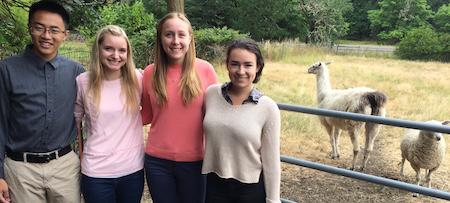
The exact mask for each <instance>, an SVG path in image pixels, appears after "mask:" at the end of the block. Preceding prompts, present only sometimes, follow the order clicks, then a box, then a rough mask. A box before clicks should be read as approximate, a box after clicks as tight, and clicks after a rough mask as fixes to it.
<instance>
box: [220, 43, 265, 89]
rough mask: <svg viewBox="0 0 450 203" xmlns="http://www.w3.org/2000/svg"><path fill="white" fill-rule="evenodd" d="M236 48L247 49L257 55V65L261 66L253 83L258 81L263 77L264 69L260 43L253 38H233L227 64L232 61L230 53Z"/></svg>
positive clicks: (228, 51) (228, 50)
mask: <svg viewBox="0 0 450 203" xmlns="http://www.w3.org/2000/svg"><path fill="white" fill-rule="evenodd" d="M234 49H245V50H247V51H249V52H251V53H253V54H255V56H256V66H257V67H258V68H259V69H258V71H257V72H256V76H255V79H254V80H253V83H258V81H259V79H260V78H261V75H262V71H263V69H264V58H263V56H262V54H261V50H260V49H259V47H258V44H256V42H255V41H254V40H252V39H235V40H233V41H232V42H231V43H230V45H229V46H228V49H227V56H226V60H225V62H226V65H227V66H228V63H229V62H230V54H231V51H233V50H234Z"/></svg>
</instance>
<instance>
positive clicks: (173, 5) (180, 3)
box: [167, 0, 184, 13]
mask: <svg viewBox="0 0 450 203" xmlns="http://www.w3.org/2000/svg"><path fill="white" fill-rule="evenodd" d="M170 12H178V13H184V0H167V13H170Z"/></svg>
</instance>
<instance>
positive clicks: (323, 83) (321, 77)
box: [316, 68, 331, 102]
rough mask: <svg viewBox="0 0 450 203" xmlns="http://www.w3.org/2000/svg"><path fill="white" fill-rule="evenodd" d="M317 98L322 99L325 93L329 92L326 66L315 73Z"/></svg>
mask: <svg viewBox="0 0 450 203" xmlns="http://www.w3.org/2000/svg"><path fill="white" fill-rule="evenodd" d="M316 80H317V99H318V101H319V102H320V101H322V100H323V99H324V98H325V96H326V95H327V94H329V93H330V92H331V83H330V75H329V74H328V69H327V68H322V70H321V71H319V72H318V73H317V78H316Z"/></svg>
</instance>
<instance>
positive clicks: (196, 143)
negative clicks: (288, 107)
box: [142, 13, 217, 203]
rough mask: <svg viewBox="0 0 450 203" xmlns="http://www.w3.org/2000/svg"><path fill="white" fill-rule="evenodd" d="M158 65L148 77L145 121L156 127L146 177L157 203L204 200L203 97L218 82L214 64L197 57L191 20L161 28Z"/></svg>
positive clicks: (170, 21)
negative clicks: (202, 170)
mask: <svg viewBox="0 0 450 203" xmlns="http://www.w3.org/2000/svg"><path fill="white" fill-rule="evenodd" d="M155 48H156V54H155V60H154V63H153V64H151V65H149V66H147V67H146V68H145V71H144V77H143V95H142V120H143V123H144V124H151V126H150V131H149V133H148V140H147V146H146V148H145V152H146V154H145V163H144V167H145V173H146V178H147V183H148V186H149V189H150V193H151V196H152V199H153V202H155V203H162V202H174V203H175V202H186V203H201V202H203V201H204V192H205V178H204V176H203V175H202V174H201V167H202V160H203V152H204V149H203V128H202V122H203V115H204V110H203V109H204V108H203V94H204V91H205V90H206V88H207V87H208V86H210V85H211V84H215V83H216V82H217V77H216V74H215V71H214V69H213V67H212V65H211V64H210V63H208V62H206V61H204V60H202V59H198V58H196V56H195V41H194V36H193V31H192V26H191V24H190V22H189V20H188V19H187V18H186V17H185V16H184V15H183V14H180V13H169V14H167V15H166V16H165V17H163V18H162V19H161V21H160V22H159V24H158V27H157V40H156V47H155Z"/></svg>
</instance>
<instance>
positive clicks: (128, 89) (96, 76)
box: [88, 25, 140, 114]
mask: <svg viewBox="0 0 450 203" xmlns="http://www.w3.org/2000/svg"><path fill="white" fill-rule="evenodd" d="M107 34H110V35H112V36H118V37H123V38H124V39H125V41H126V42H127V61H126V63H125V65H124V66H123V67H122V68H121V69H120V72H121V79H120V84H121V85H120V86H121V92H122V96H123V97H125V106H126V109H127V112H128V113H132V114H134V113H136V112H137V111H138V110H139V105H140V101H139V83H138V79H137V77H136V70H135V69H136V67H135V65H134V62H133V53H132V49H131V45H130V41H129V39H128V37H127V34H126V33H125V31H124V30H123V29H122V28H120V27H119V26H116V25H107V26H105V27H103V28H102V29H100V30H99V31H98V32H97V36H96V37H95V41H94V44H93V45H92V51H91V58H90V64H89V88H88V93H89V94H91V96H92V98H93V101H94V105H95V109H97V110H98V109H99V108H98V107H99V104H100V99H101V98H100V97H101V88H102V82H103V80H105V70H104V67H103V65H102V63H101V62H100V45H101V44H102V43H103V41H104V39H105V36H106V35H107Z"/></svg>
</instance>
